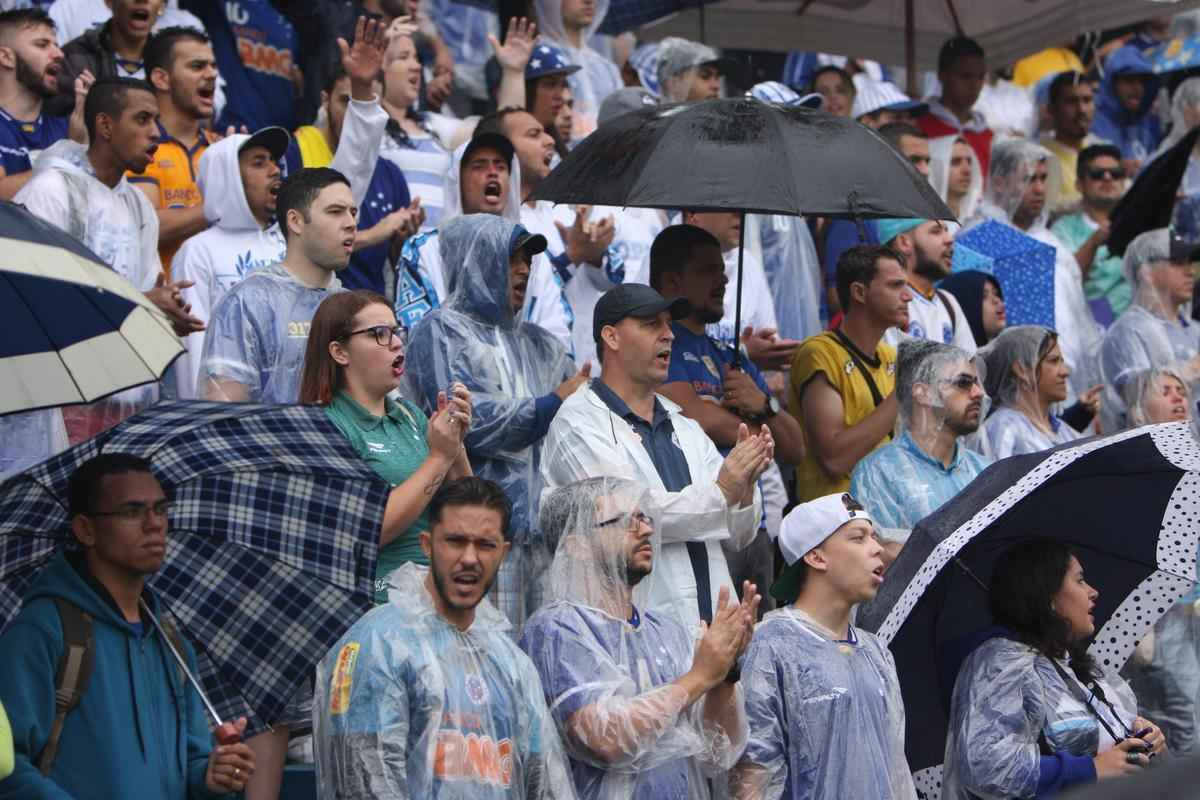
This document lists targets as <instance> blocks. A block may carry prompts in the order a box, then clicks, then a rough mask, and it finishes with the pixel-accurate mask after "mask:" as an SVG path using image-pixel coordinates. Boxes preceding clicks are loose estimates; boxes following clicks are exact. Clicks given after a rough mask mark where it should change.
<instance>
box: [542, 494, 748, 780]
mask: <svg viewBox="0 0 1200 800" xmlns="http://www.w3.org/2000/svg"><path fill="white" fill-rule="evenodd" d="M649 501H650V498H649V496H648V494H647V493H646V491H645V488H644V487H641V486H639V485H638V484H637V483H635V482H633V481H627V480H621V479H615V478H589V479H587V480H584V481H580V482H578V483H574V484H570V485H568V486H564V487H562V488H560V489H557V490H555V491H554V492H553V493H551V494H549V495H548V496H547V498H546V500H545V502H544V504H543V505H542V510H541V527H542V530H543V532H545V533H546V534H547V535H548V536H549V537H550V538H551V539H557V541H558V549H557V551H556V553H555V556H554V563H553V565H552V566H551V568H550V579H549V592H548V593H549V600H550V602H549V604H548V605H546V606H544V607H543V608H542V609H541V610H540V611H538V612H537V613H536V614H534V615H533V617H532V618H531V619H530V620H529V622H528V623H527V624H526V626H525V631H524V634H523V635H522V637H521V647H522V648H523V649H524V650H525V652H526V653H528V654H529V656H530V658H532V659H533V663H534V665H535V666H536V667H537V670H538V673H539V675H540V676H541V678H542V687H543V688H544V690H545V693H546V704H547V705H548V706H549V707H550V709H551V714H552V715H553V717H554V720H555V722H556V723H557V725H558V726H559V730H560V731H561V733H562V737H563V741H564V743H565V745H566V748H567V752H568V753H569V754H570V756H571V771H572V774H573V777H574V779H575V788H576V790H577V791H578V793H579V796H580V797H581V798H587V800H630V799H631V798H637V800H663V799H664V798H679V800H685V799H688V798H701V799H703V798H708V797H709V790H708V778H715V777H717V776H720V775H724V774H725V773H726V772H727V771H728V770H729V769H730V768H731V767H732V766H733V765H734V763H736V761H737V759H738V757H739V756H740V755H741V752H742V749H743V748H744V747H745V742H746V737H747V733H748V732H747V730H746V718H745V713H744V710H743V707H742V697H741V691H740V688H739V689H738V690H737V691H736V693H735V695H734V700H733V705H734V707H733V708H731V709H724V710H725V711H726V712H727V713H728V714H729V717H727V718H730V719H733V720H736V726H735V729H734V730H729V731H726V730H725V729H724V728H723V727H722V726H721V725H720V724H719V723H718V722H717V721H716V718H715V717H716V714H717V713H719V711H721V710H722V709H708V708H707V707H706V703H705V701H704V700H700V701H697V702H695V703H693V704H692V705H691V706H688V705H687V692H686V690H684V689H683V688H681V687H679V686H675V685H673V682H674V681H675V680H677V679H678V678H680V677H681V676H682V675H684V674H685V673H686V672H688V670H689V669H691V665H692V655H693V650H694V645H693V640H692V637H691V635H690V634H689V633H688V632H687V630H685V629H684V627H683V626H682V625H681V624H680V623H679V622H677V621H676V620H674V619H673V618H671V617H670V616H662V615H660V614H658V613H657V612H654V611H650V610H648V609H647V608H646V601H647V597H648V594H649V584H650V583H651V582H652V581H653V580H654V572H653V568H652V565H653V564H654V563H655V562H656V561H657V559H658V556H659V555H660V552H661V536H660V534H658V533H657V531H655V532H653V533H648V535H647V536H646V537H645V538H642V539H638V538H636V537H637V534H636V533H631V531H637V532H643V531H646V532H648V531H649V530H650V528H648V527H645V526H646V525H647V524H648V521H647V522H640V521H639V518H638V515H639V514H647V515H649V514H653V508H652V507H651V506H649V505H648V503H649ZM598 523H605V524H603V525H601V524H598ZM649 524H651V525H652V523H649ZM643 546H645V547H648V548H650V551H651V552H650V555H651V558H652V560H651V561H650V565H651V572H650V573H649V574H648V575H644V576H643V577H641V578H640V580H639V579H638V578H637V576H633V577H631V574H630V565H631V560H632V559H635V558H637V557H638V552H637V551H638V549H639V548H641V547H643ZM632 584H636V586H634V585H632ZM627 603H631V605H627ZM706 711H707V712H711V714H710V715H709V718H708V719H706Z"/></svg>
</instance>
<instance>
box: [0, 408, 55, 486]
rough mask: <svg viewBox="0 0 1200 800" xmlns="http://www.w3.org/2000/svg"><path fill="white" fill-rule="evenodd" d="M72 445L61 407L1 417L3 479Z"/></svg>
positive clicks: (0, 453) (1, 469)
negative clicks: (68, 438)
mask: <svg viewBox="0 0 1200 800" xmlns="http://www.w3.org/2000/svg"><path fill="white" fill-rule="evenodd" d="M69 444H70V442H69V441H68V440H67V429H66V426H65V425H64V424H63V417H62V412H61V410H59V409H57V408H41V409H38V410H36V411H23V412H21V413H19V414H6V415H5V416H3V417H0V481H3V480H4V479H5V478H9V477H11V476H13V475H16V474H17V473H19V472H24V471H25V470H27V469H29V468H30V467H32V466H35V465H37V464H40V463H42V462H43V461H45V460H46V459H48V458H50V456H54V455H58V454H59V453H61V452H62V451H63V450H66V449H67V447H68V445H69Z"/></svg>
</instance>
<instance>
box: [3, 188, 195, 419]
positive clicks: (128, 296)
mask: <svg viewBox="0 0 1200 800" xmlns="http://www.w3.org/2000/svg"><path fill="white" fill-rule="evenodd" d="M182 352H183V343H182V342H180V341H179V337H178V336H176V335H175V332H174V331H173V330H172V328H171V323H170V322H169V321H168V320H167V318H166V316H165V315H163V313H162V312H161V311H159V310H158V309H157V308H156V307H155V306H154V305H153V304H152V303H151V302H150V301H149V300H147V299H146V297H145V296H144V295H143V294H142V293H141V292H140V291H138V290H137V289H136V288H134V287H133V285H132V284H130V283H129V282H128V281H127V280H125V279H124V278H122V277H121V276H120V275H118V274H117V273H116V272H114V271H113V270H112V269H111V268H110V267H109V266H108V265H107V264H105V263H104V262H103V261H101V260H100V258H99V257H98V256H96V255H95V254H94V253H92V252H91V251H90V250H88V249H87V248H86V247H84V246H83V245H82V244H80V243H79V242H77V241H76V240H75V239H74V237H72V236H70V235H69V234H67V233H66V232H65V231H62V230H60V229H59V228H57V227H55V226H53V225H50V224H49V223H47V222H43V221H42V220H40V219H38V218H37V217H35V216H33V215H32V214H30V213H29V212H28V211H26V210H25V209H24V208H23V207H22V206H18V205H14V204H13V203H0V414H11V413H14V412H17V411H27V410H32V409H36V408H46V407H52V406H63V405H71V404H75V403H90V402H93V401H95V400H99V399H100V398H102V397H106V396H108V395H110V394H113V393H115V392H119V391H121V390H123V389H128V388H131V387H133V386H139V385H141V384H144V383H151V382H154V381H157V380H158V379H159V378H161V377H162V374H163V373H164V372H165V371H166V369H167V367H168V366H169V365H170V363H171V362H172V361H173V360H174V359H175V358H176V357H177V356H178V355H179V354H181V353H182Z"/></svg>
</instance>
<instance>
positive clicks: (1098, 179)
mask: <svg viewBox="0 0 1200 800" xmlns="http://www.w3.org/2000/svg"><path fill="white" fill-rule="evenodd" d="M1076 177H1077V183H1076V185H1077V186H1078V187H1079V192H1080V194H1081V195H1082V197H1083V201H1082V203H1081V204H1080V210H1079V211H1078V212H1076V213H1074V214H1068V215H1067V216H1065V217H1063V218H1062V219H1060V220H1059V221H1058V222H1056V223H1054V227H1053V228H1051V230H1052V231H1053V232H1054V235H1056V236H1057V237H1058V238H1059V239H1061V240H1062V243H1063V244H1064V245H1065V246H1066V247H1067V248H1068V249H1069V250H1072V251H1074V253H1075V260H1076V261H1078V262H1079V271H1080V272H1081V273H1083V290H1084V293H1085V294H1086V295H1087V299H1088V300H1089V301H1095V300H1104V301H1106V302H1107V303H1108V306H1109V308H1110V309H1111V310H1112V315H1111V317H1110V318H1109V319H1107V320H1105V319H1102V316H1104V315H1103V314H1102V313H1096V309H1095V303H1093V313H1095V314H1096V319H1097V321H1099V322H1101V323H1102V324H1105V325H1107V324H1110V323H1111V322H1112V321H1113V320H1114V319H1116V318H1117V317H1119V316H1120V315H1121V314H1122V313H1123V312H1124V311H1125V309H1126V308H1128V307H1129V304H1130V302H1132V300H1133V290H1132V289H1130V287H1129V283H1128V282H1127V281H1126V280H1125V272H1124V270H1123V269H1122V267H1121V258H1120V257H1119V256H1115V255H1113V254H1112V253H1110V252H1109V251H1108V247H1107V246H1106V245H1105V242H1106V241H1108V225H1109V215H1110V214H1111V213H1112V210H1113V208H1115V207H1116V205H1117V202H1118V201H1119V200H1120V199H1121V195H1123V194H1125V185H1126V182H1125V171H1124V169H1123V168H1122V167H1121V151H1120V149H1118V148H1117V147H1116V146H1114V145H1111V144H1096V145H1091V146H1090V147H1085V148H1084V149H1083V152H1081V153H1080V154H1079V161H1078V165H1077V167H1076Z"/></svg>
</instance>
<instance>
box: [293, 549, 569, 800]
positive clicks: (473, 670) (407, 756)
mask: <svg viewBox="0 0 1200 800" xmlns="http://www.w3.org/2000/svg"><path fill="white" fill-rule="evenodd" d="M427 574H428V569H427V568H425V567H421V566H418V565H416V564H412V563H409V564H404V565H403V566H401V567H400V568H399V569H398V570H396V571H395V572H393V573H392V574H391V576H390V577H389V599H388V603H387V605H383V606H380V607H378V608H376V609H374V610H372V611H370V612H368V613H367V614H366V616H364V617H362V619H360V620H359V621H358V622H356V623H355V624H354V626H353V627H352V628H351V629H350V630H349V631H348V632H347V633H346V635H345V636H343V637H342V639H341V640H340V641H339V642H338V643H337V644H336V645H335V646H334V647H333V649H332V650H330V651H329V653H328V655H326V656H325V659H324V660H323V661H322V662H321V664H320V665H319V666H318V667H317V679H316V696H315V700H314V707H313V748H314V751H315V754H316V762H317V795H318V796H319V797H328V798H355V799H356V800H368V799H369V800H424V799H425V798H439V799H440V800H460V798H461V800H477V799H482V800H489V799H491V798H495V800H500V799H501V798H522V800H539V799H543V798H544V799H545V800H549V799H550V798H574V797H575V792H574V790H573V789H572V786H571V778H570V774H569V772H568V767H567V760H566V757H565V755H564V753H563V750H562V744H561V743H560V741H559V738H558V733H557V732H556V731H555V729H554V724H553V722H552V721H551V718H550V714H549V712H548V711H547V709H546V703H545V701H544V700H543V699H542V687H541V683H540V681H539V680H538V676H537V672H536V671H535V670H534V668H533V665H532V664H531V663H530V662H529V659H528V658H526V656H525V654H524V653H522V652H521V651H520V650H519V649H518V648H517V646H516V645H515V644H514V643H513V641H512V640H511V639H510V638H509V636H508V631H509V624H508V622H507V620H505V619H504V616H503V615H502V614H501V613H500V612H499V611H497V610H496V608H495V607H494V606H492V605H491V603H490V602H489V601H488V600H487V599H486V598H485V599H484V600H483V602H481V603H480V604H479V605H478V606H477V607H476V609H475V621H474V622H473V623H472V625H471V627H470V628H468V629H467V630H466V631H460V630H459V629H458V628H457V627H455V626H453V625H451V624H450V623H449V622H447V621H446V620H445V619H443V618H442V617H441V616H440V615H439V614H438V613H437V610H436V608H435V607H434V604H433V598H432V596H431V595H430V593H429V589H428V588H427V587H426V583H425V577H426V575H427Z"/></svg>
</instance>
